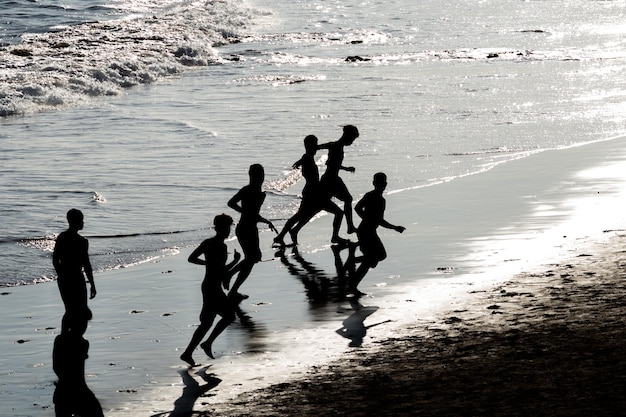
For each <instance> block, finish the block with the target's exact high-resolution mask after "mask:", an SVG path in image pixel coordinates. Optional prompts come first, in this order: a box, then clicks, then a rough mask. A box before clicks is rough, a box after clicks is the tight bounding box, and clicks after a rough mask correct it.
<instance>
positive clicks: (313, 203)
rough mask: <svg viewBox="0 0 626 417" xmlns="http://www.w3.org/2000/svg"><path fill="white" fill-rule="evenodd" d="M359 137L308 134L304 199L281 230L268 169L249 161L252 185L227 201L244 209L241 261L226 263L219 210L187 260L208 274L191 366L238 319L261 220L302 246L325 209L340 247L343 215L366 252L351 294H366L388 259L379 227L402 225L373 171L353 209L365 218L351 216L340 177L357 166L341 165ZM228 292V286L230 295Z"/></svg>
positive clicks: (280, 241) (225, 232) (186, 355)
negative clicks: (391, 215)
mask: <svg viewBox="0 0 626 417" xmlns="http://www.w3.org/2000/svg"><path fill="white" fill-rule="evenodd" d="M358 136H359V131H358V129H357V128H356V127H355V126H352V125H347V126H344V127H343V134H342V136H341V138H339V140H337V141H335V142H329V143H326V144H321V145H320V144H318V139H317V137H315V136H313V135H309V136H307V137H305V138H304V147H305V153H304V155H302V158H300V159H299V160H298V161H296V162H295V163H294V164H293V168H294V169H298V168H300V169H301V170H302V176H303V177H304V179H305V185H304V188H303V190H302V201H301V203H300V207H299V208H298V210H297V212H296V213H295V214H294V215H293V216H292V217H291V218H290V219H289V220H287V222H286V224H285V226H284V227H283V229H282V231H281V232H280V233H278V231H277V230H276V228H275V227H274V225H273V224H272V222H271V221H269V220H268V219H266V218H264V217H263V216H261V214H260V211H261V206H262V205H263V202H264V201H265V193H264V192H263V190H262V185H263V181H264V179H265V172H264V169H263V166H261V165H259V164H254V165H251V166H250V168H249V171H248V174H249V177H250V181H249V184H248V185H246V186H244V187H243V188H241V189H240V190H239V191H238V192H237V193H236V194H235V195H234V196H233V197H232V198H231V199H230V200H229V201H228V207H230V208H232V209H233V210H235V211H237V212H239V213H241V217H240V219H239V222H238V223H237V226H236V228H235V234H236V236H237V240H238V242H239V245H240V246H241V250H242V251H243V259H241V255H240V254H239V253H238V252H237V251H236V250H235V251H234V258H233V260H232V261H231V262H229V263H227V262H228V255H227V253H228V251H227V248H226V244H225V240H226V239H227V238H228V236H229V234H230V229H231V226H232V224H233V219H232V218H231V217H230V216H228V215H226V214H220V215H218V216H216V217H215V219H214V221H213V225H214V227H215V236H213V237H212V238H209V239H207V240H205V241H203V242H202V243H201V244H200V246H198V247H197V248H196V249H195V250H194V251H193V252H192V253H191V255H190V256H189V259H188V260H189V262H191V263H194V264H198V265H205V275H204V280H203V282H202V296H203V305H202V311H201V313H200V326H199V327H198V328H197V329H196V330H195V332H194V334H193V336H192V338H191V341H190V342H189V345H188V346H187V348H186V349H185V351H184V352H183V354H182V355H181V356H180V358H181V359H182V360H183V361H185V362H187V363H188V364H189V365H190V366H195V365H196V362H195V360H194V359H193V356H192V355H193V352H194V350H195V349H196V348H197V347H198V345H200V347H201V348H202V349H203V350H204V352H205V353H206V354H207V356H209V357H210V358H213V351H212V345H213V342H214V341H215V340H216V338H217V337H218V336H219V335H220V334H221V333H222V332H223V331H224V330H225V329H226V328H227V327H228V325H229V324H230V323H231V322H232V321H234V320H235V313H234V308H235V306H236V304H237V303H238V302H240V301H241V300H243V299H245V298H247V297H248V296H247V295H244V294H241V293H240V292H239V288H240V287H241V285H242V284H243V283H244V281H245V280H246V279H247V278H248V276H249V275H250V273H251V271H252V267H253V266H254V264H256V263H257V262H259V261H260V260H261V248H260V243H259V230H258V226H257V225H258V223H265V224H267V225H268V226H269V228H270V229H271V230H273V231H275V232H276V233H278V235H277V236H276V238H274V244H275V245H277V246H280V247H284V246H285V245H286V244H285V241H284V238H285V236H286V235H287V234H289V235H290V237H291V240H292V242H293V244H294V245H297V244H298V232H299V231H300V230H301V229H302V227H304V226H305V225H306V224H307V223H308V222H309V221H310V220H311V219H312V218H313V216H315V215H316V214H318V213H319V212H320V211H327V212H329V213H331V214H333V215H334V220H333V231H332V236H331V242H332V243H333V244H336V245H348V244H350V243H351V242H350V241H349V240H348V239H345V238H342V237H341V236H339V230H340V228H341V224H342V221H343V218H344V217H345V219H346V223H347V231H348V233H349V234H351V233H355V232H356V234H357V238H358V242H357V244H358V245H359V247H360V249H361V253H362V256H361V257H359V258H358V261H359V266H358V268H357V269H356V271H355V272H354V273H353V274H351V276H349V277H348V296H349V297H360V296H362V295H364V293H362V292H361V291H359V290H358V288H357V286H358V284H359V283H360V282H361V280H362V279H363V278H364V277H365V275H366V274H367V272H368V271H369V269H371V268H375V267H376V266H377V265H378V263H379V262H380V261H382V260H383V259H385V258H386V257H387V253H386V251H385V248H384V246H383V244H382V241H381V240H380V238H379V236H378V234H377V232H376V230H377V229H378V227H379V226H382V227H386V228H389V229H393V230H396V231H397V232H400V233H402V232H403V231H404V227H402V226H395V225H393V224H391V223H389V222H388V221H386V220H385V219H384V212H385V199H384V197H383V191H384V190H385V188H386V187H387V176H386V175H385V174H384V173H382V172H379V173H377V174H375V175H374V180H373V184H374V190H372V191H370V192H368V193H367V194H365V196H364V197H363V198H362V199H361V200H360V201H359V202H358V203H357V205H356V206H355V211H356V213H357V214H358V215H359V217H361V219H362V220H361V223H360V224H359V226H358V227H355V226H354V223H353V218H352V217H353V216H352V195H351V194H350V192H349V191H348V188H347V187H346V185H345V183H344V182H343V180H342V179H341V177H340V176H339V174H340V171H347V172H354V171H355V168H354V167H346V166H344V165H343V160H344V148H345V147H346V146H350V145H352V144H353V143H354V141H355V139H356V138H357V137H358ZM320 149H327V150H328V159H327V160H326V171H325V172H324V174H323V175H322V176H321V177H320V175H319V170H318V168H317V164H316V162H315V154H316V153H317V151H318V150H320ZM333 198H337V199H338V200H340V201H342V202H343V204H344V207H343V210H342V209H341V208H340V207H339V206H337V205H336V204H335V203H334V202H333V200H332V199H333ZM235 274H237V278H236V280H235V283H234V284H233V286H232V287H230V281H231V278H232V277H233V276H234V275H235ZM224 290H229V292H228V294H226V293H225V292H224ZM218 315H219V316H220V317H221V318H220V320H219V321H218V323H217V324H216V325H215V327H214V328H213V331H211V333H210V334H209V337H208V338H207V339H206V341H204V342H202V343H201V341H202V340H203V339H204V337H205V336H206V334H207V333H208V332H209V330H210V329H211V327H212V326H213V322H214V321H215V319H216V317H217V316H218Z"/></svg>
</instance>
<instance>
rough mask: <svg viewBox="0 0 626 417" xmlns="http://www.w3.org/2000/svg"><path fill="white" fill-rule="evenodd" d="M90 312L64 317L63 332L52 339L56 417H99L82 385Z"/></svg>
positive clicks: (96, 403)
mask: <svg viewBox="0 0 626 417" xmlns="http://www.w3.org/2000/svg"><path fill="white" fill-rule="evenodd" d="M89 320H91V311H90V310H89V309H88V308H86V307H85V308H84V309H83V310H82V311H79V312H75V314H72V315H71V316H69V317H68V318H67V323H66V324H67V329H66V331H65V332H64V333H61V334H60V335H59V336H57V337H56V338H55V339H54V349H53V351H52V368H53V369H54V373H55V374H56V375H57V377H58V378H59V380H58V382H57V383H56V389H55V390H54V397H53V402H54V411H55V413H56V417H71V416H74V415H78V416H85V417H100V416H103V415H104V414H103V413H102V407H101V406H100V402H99V401H98V399H97V398H96V396H95V395H94V394H93V392H92V391H91V390H90V389H89V387H88V386H87V383H86V382H85V360H86V359H87V358H88V357H89V354H88V352H89V342H88V341H87V340H85V339H84V338H83V335H84V334H85V331H86V330H87V323H88V321H89Z"/></svg>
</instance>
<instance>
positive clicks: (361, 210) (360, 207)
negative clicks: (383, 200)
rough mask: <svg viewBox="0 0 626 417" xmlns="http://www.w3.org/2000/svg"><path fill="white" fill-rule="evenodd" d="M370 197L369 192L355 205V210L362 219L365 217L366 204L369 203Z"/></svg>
mask: <svg viewBox="0 0 626 417" xmlns="http://www.w3.org/2000/svg"><path fill="white" fill-rule="evenodd" d="M368 199H369V193H367V194H365V195H364V196H363V198H361V199H360V200H359V202H358V203H356V205H355V206H354V212H355V213H356V214H357V215H358V216H359V217H360V218H362V219H364V218H365V206H366V205H367V200H368Z"/></svg>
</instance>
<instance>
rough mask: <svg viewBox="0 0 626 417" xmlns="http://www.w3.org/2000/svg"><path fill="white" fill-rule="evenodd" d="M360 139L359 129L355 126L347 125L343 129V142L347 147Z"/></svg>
mask: <svg viewBox="0 0 626 417" xmlns="http://www.w3.org/2000/svg"><path fill="white" fill-rule="evenodd" d="M358 137H359V129H357V128H356V126H353V125H345V126H344V127H343V135H341V140H343V141H344V143H345V144H346V145H352V143H353V142H354V140H355V139H356V138H358Z"/></svg>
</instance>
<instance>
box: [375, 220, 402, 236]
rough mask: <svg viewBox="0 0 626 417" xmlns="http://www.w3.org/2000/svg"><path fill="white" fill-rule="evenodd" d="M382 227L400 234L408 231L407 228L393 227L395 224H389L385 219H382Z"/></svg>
mask: <svg viewBox="0 0 626 417" xmlns="http://www.w3.org/2000/svg"><path fill="white" fill-rule="evenodd" d="M380 225H381V226H382V227H385V228H387V229H391V230H395V231H396V232H398V233H402V232H404V231H405V230H406V227H404V226H396V225H393V224H391V223H389V222H388V221H387V220H385V219H382V221H381V222H380Z"/></svg>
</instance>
